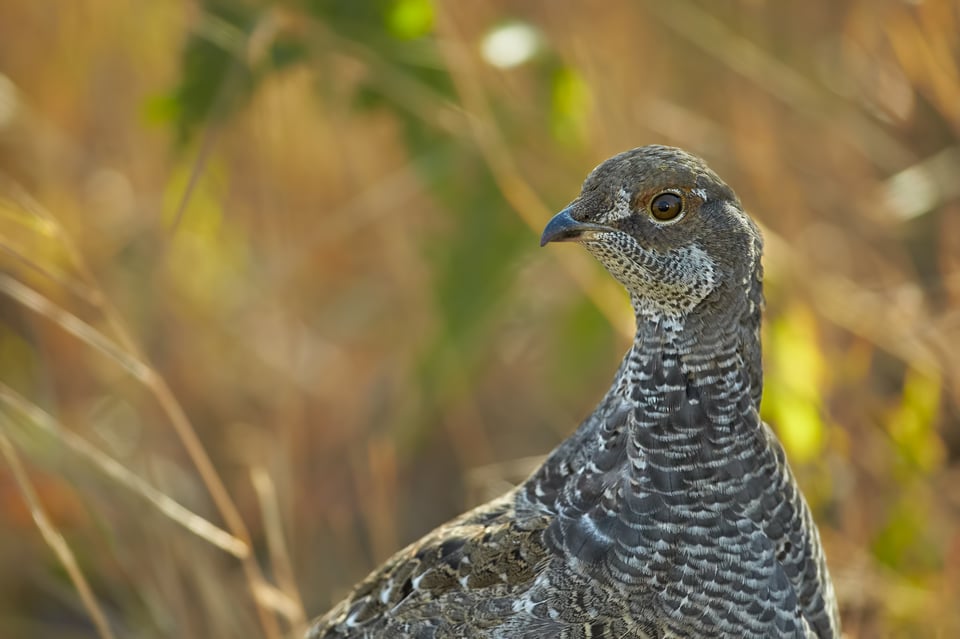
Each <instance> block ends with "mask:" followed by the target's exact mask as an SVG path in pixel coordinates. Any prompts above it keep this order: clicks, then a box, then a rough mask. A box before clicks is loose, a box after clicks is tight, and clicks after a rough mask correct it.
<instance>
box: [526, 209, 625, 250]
mask: <svg viewBox="0 0 960 639" xmlns="http://www.w3.org/2000/svg"><path fill="white" fill-rule="evenodd" d="M574 207H575V204H571V205H570V206H568V207H567V208H565V209H563V210H562V211H560V212H559V213H557V214H556V215H554V216H553V217H552V218H550V221H549V222H547V226H546V227H545V228H544V229H543V235H541V236H540V246H545V245H546V244H547V243H548V242H576V241H578V240H580V239H581V237H582V236H583V234H584V233H586V232H588V231H610V230H611V229H609V228H607V227H606V226H601V225H599V224H591V223H590V222H581V221H580V220H577V219H575V218H574V217H573V210H574Z"/></svg>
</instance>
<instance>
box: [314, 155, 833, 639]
mask: <svg viewBox="0 0 960 639" xmlns="http://www.w3.org/2000/svg"><path fill="white" fill-rule="evenodd" d="M560 240H571V241H576V242H579V243H580V244H582V245H583V246H585V247H586V249H587V250H588V251H590V253H592V254H593V255H594V256H595V257H596V258H597V259H598V260H599V261H600V262H601V263H602V264H603V265H604V266H605V267H606V269H607V270H608V271H609V272H610V273H611V274H612V275H613V276H614V277H615V278H616V279H617V280H618V281H619V282H620V283H621V284H623V285H624V286H625V287H626V288H627V290H628V291H629V293H630V297H631V300H632V303H633V307H634V310H635V311H636V316H637V334H636V339H635V341H634V343H633V346H632V347H631V348H630V350H629V352H628V353H627V355H626V357H625V358H624V360H623V363H622V364H621V365H620V368H619V370H618V371H617V375H616V377H615V378H614V381H613V385H612V386H611V388H610V390H609V391H608V392H607V394H606V396H605V397H604V398H603V400H602V401H601V402H600V404H599V406H598V407H597V409H596V410H595V411H594V412H593V414H591V415H590V416H589V417H588V418H587V419H586V420H585V421H584V422H583V424H581V425H580V428H579V429H577V431H576V432H575V433H574V434H573V435H572V436H571V437H570V438H569V439H567V440H566V441H565V442H563V443H562V444H561V445H560V446H559V447H557V449H556V450H554V451H553V453H552V454H551V455H550V456H549V458H548V459H547V460H546V462H545V463H544V464H543V466H541V467H540V468H539V469H538V470H537V471H536V472H535V473H534V474H533V475H532V476H531V477H530V478H529V479H528V480H527V481H525V482H524V483H523V484H521V485H520V486H518V487H517V488H515V489H514V490H512V491H510V492H509V493H507V494H506V495H504V496H502V497H500V498H499V499H496V500H494V501H492V502H490V503H487V504H484V505H482V506H480V507H479V508H476V509H474V510H473V511H471V512H468V513H466V514H465V515H462V516H461V517H460V518H458V519H456V520H454V521H452V522H450V523H448V524H446V525H444V526H442V527H440V528H438V529H436V530H435V531H433V532H432V533H430V534H429V535H427V536H426V537H424V538H423V539H421V540H420V541H418V542H416V543H414V544H412V545H410V546H408V547H407V548H405V549H404V550H402V551H400V552H399V553H397V554H396V555H394V556H393V557H392V558H391V559H390V560H389V561H387V563H386V564H384V565H383V566H381V567H380V568H378V569H377V570H375V571H374V572H373V573H371V574H370V576H369V577H367V579H366V580H364V581H363V582H362V583H361V584H359V585H358V586H357V587H356V588H355V589H354V591H353V592H352V593H351V594H350V596H349V597H348V598H347V599H345V600H344V601H343V602H341V603H340V604H339V605H338V606H336V607H335V608H334V609H333V610H331V611H330V612H329V613H327V614H326V615H325V616H323V617H321V618H320V619H319V620H317V621H315V622H314V625H313V627H312V628H311V630H310V632H309V634H308V636H309V637H310V638H311V639H313V638H320V637H323V638H329V639H333V638H344V637H351V638H361V637H362V638H367V637H371V638H372V637H415V638H418V639H421V638H422V639H441V638H451V639H452V638H461V637H465V638H469V637H491V638H504V639H506V638H510V637H530V638H535V637H542V638H544V639H547V638H550V639H553V638H556V637H568V638H571V639H573V638H587V637H593V638H596V637H605V638H609V639H623V638H668V637H803V638H806V637H818V638H821V639H823V638H827V637H839V634H840V631H839V619H838V616H837V608H836V602H835V599H834V593H833V587H832V585H831V582H830V577H829V575H828V573H827V567H826V563H825V561H824V556H823V552H822V550H821V547H820V540H819V537H818V534H817V529H816V526H815V525H814V523H813V519H812V518H811V516H810V511H809V509H808V508H807V505H806V503H805V502H804V500H803V497H802V496H801V494H800V492H799V489H798V487H797V484H796V482H795V481H794V478H793V475H792V474H791V472H790V468H789V466H788V465H787V462H786V459H785V458H784V454H783V450H782V449H781V447H780V445H779V443H778V442H777V440H776V439H775V437H774V435H773V433H772V432H771V431H770V429H769V428H768V427H767V425H766V424H764V423H763V422H762V421H761V420H760V417H759V416H758V414H757V408H758V405H759V403H760V395H761V385H762V371H761V361H760V336H759V329H760V314H761V310H762V305H763V294H762V290H761V280H762V268H761V265H760V256H761V251H762V240H761V237H760V233H759V231H758V230H757V228H756V226H755V225H754V224H753V222H752V221H751V220H750V218H749V217H747V215H746V214H745V213H744V212H743V210H742V209H741V207H740V203H739V201H738V200H737V197H736V195H734V193H733V191H732V190H731V189H730V188H729V187H728V186H727V185H726V184H724V183H723V182H722V181H721V180H720V178H719V177H717V175H716V174H715V173H713V171H711V170H710V169H709V168H707V166H706V165H705V164H704V163H703V161H701V160H700V159H698V158H696V157H694V156H691V155H689V154H687V153H685V152H683V151H680V150H678V149H673V148H668V147H661V146H649V147H642V148H638V149H634V150H632V151H627V152H626V153H622V154H620V155H617V156H615V157H613V158H611V159H609V160H607V161H606V162H604V163H603V164H601V165H600V166H599V167H597V168H596V169H595V170H594V171H593V172H592V173H591V174H590V176H589V177H588V178H587V180H586V182H585V183H584V185H583V190H582V191H581V193H580V195H579V197H577V199H576V200H574V201H573V202H572V203H571V204H570V205H569V206H568V207H567V208H566V209H564V210H563V211H561V212H560V213H559V214H558V215H557V216H556V217H554V218H553V220H551V221H550V223H549V224H548V225H547V228H546V229H545V230H544V235H543V239H542V243H544V244H545V243H547V242H550V241H560Z"/></svg>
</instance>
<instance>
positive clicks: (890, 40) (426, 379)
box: [0, 0, 960, 639]
mask: <svg viewBox="0 0 960 639" xmlns="http://www.w3.org/2000/svg"><path fill="white" fill-rule="evenodd" d="M649 143H663V144H671V145H677V146H682V147H684V148H686V149H688V150H690V151H692V152H694V153H696V154H698V155H702V156H704V157H705V158H706V159H707V160H708V162H710V164H711V165H712V167H713V168H714V169H716V170H717V172H718V173H720V175H721V176H722V177H723V178H724V179H725V180H726V181H727V182H729V183H730V184H731V185H733V186H734V188H735V189H736V190H737V192H738V193H739V195H740V197H741V199H742V200H743V202H744V205H745V207H746V208H747V210H748V211H750V212H751V213H752V214H753V215H754V217H755V218H757V219H758V220H759V221H760V222H761V224H762V225H763V228H764V232H765V236H766V259H765V263H766V269H767V277H766V291H767V299H768V305H767V314H766V324H765V332H764V340H765V342H764V345H765V367H766V368H765V370H766V380H767V381H766V385H765V391H766V392H765V397H764V403H763V414H764V416H765V417H766V419H768V420H769V421H770V422H771V423H772V424H773V426H774V428H775V429H776V430H777V432H778V433H779V435H780V437H781V438H782V440H783V442H784V445H785V447H786V449H787V452H788V455H789V457H790V459H791V462H792V464H793V467H794V469H795V471H796V473H797V475H798V477H799V479H800V481H801V483H802V485H803V488H804V491H805V493H806V495H807V498H808V500H809V502H810V504H811V506H812V508H813V511H814V513H815V516H816V519H817V521H818V522H819V524H820V530H821V533H822V535H823V537H824V542H825V545H826V548H827V553H828V558H829V563H830V567H831V569H832V572H833V574H834V578H835V581H836V585H837V588H838V591H839V596H840V601H841V609H842V615H843V621H844V628H845V634H846V636H847V637H850V638H873V637H955V636H960V613H958V611H957V605H956V604H957V601H958V600H960V403H958V397H960V349H958V347H957V344H958V340H960V6H958V4H957V3H956V2H955V1H953V0H915V1H912V2H906V1H893V0H846V1H842V2H828V1H821V2H809V1H807V0H786V1H781V2H765V1H764V0H736V1H735V0H723V1H720V2H708V1H707V0H700V1H693V0H677V1H676V2H671V3H665V2H664V3H656V2H650V1H648V2H636V1H631V0H608V1H607V2H604V3H586V2H581V3H574V2H563V3H560V2H548V1H547V0H536V1H533V2H529V1H526V2H521V1H518V0H486V1H484V2H452V1H450V0H446V1H436V0H371V1H365V2H358V1H346V0H340V1H336V0H277V1H266V0H265V1H259V2H256V1H246V2H240V1H227V0H217V1H211V0H206V1H204V0H198V1H196V2H180V3H173V2H139V1H136V0H95V1H92V2H84V3H56V6H54V4H51V3H45V2H29V1H17V0H13V1H6V2H3V3H2V4H0V522H2V525H0V637H3V638H6V637H58V638H67V639H68V638H71V637H101V638H108V637H244V638H245V637H250V638H259V637H267V638H270V639H273V638H279V637H294V636H297V635H298V633H300V632H302V630H303V628H304V624H305V620H306V619H307V618H309V617H310V616H313V615H315V614H319V613H321V612H323V611H325V610H326V609H327V608H328V607H329V606H330V605H331V604H332V603H333V602H334V601H336V600H337V599H338V598H339V597H341V596H342V595H344V594H345V592H346V590H347V589H348V588H349V587H350V586H351V585H352V584H353V583H354V582H355V581H356V580H358V579H360V578H362V577H363V576H364V575H365V574H366V573H367V571H368V570H370V569H371V568H372V567H373V566H374V565H375V564H377V563H379V562H380V561H382V560H383V559H384V558H386V557H387V556H389V555H390V554H391V553H392V552H393V551H395V550H397V549H398V548H400V547H401V546H402V545H404V544H406V543H408V542H410V541H412V540H414V539H416V538H418V537H419V536H421V535H422V534H424V533H425V532H427V531H428V530H430V529H432V528H433V527H434V526H436V525H437V524H440V523H441V522H443V521H445V520H447V519H449V518H450V517H452V516H454V515H456V514H458V513H460V512H461V511H463V510H464V509H465V508H467V507H469V506H472V505H475V504H476V503H478V502H480V501H481V500H484V499H486V498H488V497H490V496H492V495H494V494H497V493H499V492H501V491H503V490H504V489H506V488H507V487H509V486H510V485H511V484H512V483H513V482H516V481H518V480H520V479H522V478H523V477H524V476H525V475H526V473H528V472H530V471H531V470H532V469H533V468H534V467H535V465H536V463H537V461H538V459H540V457H538V456H542V455H544V454H545V453H546V452H548V451H549V450H550V449H551V448H552V447H553V446H554V445H555V444H556V443H558V442H559V441H560V440H561V439H562V438H563V437H564V436H565V435H567V434H568V433H570V432H572V430H573V429H574V427H575V426H576V425H577V423H578V422H579V420H580V419H581V418H582V417H584V416H585V415H586V414H588V413H589V412H590V411H591V410H592V408H593V405H594V403H595V402H596V401H597V400H598V399H599V397H600V396H601V394H602V393H603V392H604V391H605V390H606V388H607V384H608V383H609V381H610V379H611V377H612V375H613V373H614V371H615V369H616V367H617V365H618V363H619V359H620V356H621V354H622V352H623V351H624V350H625V349H626V347H627V344H628V341H629V339H630V337H631V333H632V323H631V322H632V315H631V312H630V310H629V306H628V303H627V300H626V297H625V294H624V293H623V292H622V291H621V290H620V289H619V288H618V287H617V286H616V285H615V284H614V283H613V282H612V280H610V278H608V277H607V276H606V275H605V274H604V273H603V271H602V270H601V268H600V267H599V266H598V265H596V264H595V263H593V262H592V261H591V260H590V259H589V258H588V256H587V255H586V254H585V252H583V251H582V250H579V249H578V248H577V247H574V246H550V247H548V248H546V249H542V250H541V249H539V248H538V246H537V243H538V242H537V240H538V237H539V233H540V231H541V229H542V227H543V225H544V223H545V222H546V220H547V219H548V218H549V216H550V215H551V214H552V212H554V211H555V210H557V209H559V208H560V207H561V206H563V205H564V204H565V203H566V202H568V201H569V200H570V199H572V198H573V197H574V196H575V195H576V193H577V192H578V190H579V185H580V182H581V181H582V179H583V178H584V177H585V176H586V174H587V173H588V172H589V170H590V169H591V168H592V167H593V166H594V165H596V164H597V163H598V162H600V161H601V160H603V159H605V158H606V157H608V156H610V155H612V154H614V153H616V152H619V151H622V150H625V149H628V148H631V147H634V146H639V145H643V144H649Z"/></svg>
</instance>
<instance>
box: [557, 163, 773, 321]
mask: <svg viewBox="0 0 960 639" xmlns="http://www.w3.org/2000/svg"><path fill="white" fill-rule="evenodd" d="M558 241H575V242H578V243H580V244H582V245H583V246H585V247H586V249H587V250H588V251H589V252H590V253H591V254H592V255H593V256H594V257H596V258H597V259H598V260H599V261H600V263H601V264H603V266H604V267H605V268H606V269H607V270H608V271H609V272H610V273H611V274H612V275H613V276H614V277H615V278H616V279H617V280H618V281H619V282H620V283H621V284H623V285H624V286H625V287H626V288H627V290H628V291H629V293H630V297H631V299H632V301H633V304H634V308H635V310H636V311H637V313H638V316H639V315H645V316H654V317H657V318H661V319H665V320H673V321H679V322H685V321H686V320H687V319H688V318H689V317H690V316H692V315H695V316H698V317H700V318H701V319H702V320H704V319H709V317H711V316H716V315H717V314H719V313H723V312H725V311H730V310H731V308H732V307H734V305H735V304H736V303H737V302H741V304H740V305H739V308H741V309H743V310H745V311H746V310H748V309H749V311H748V312H749V313H750V315H753V314H755V313H758V309H757V308H753V307H756V306H758V305H759V304H760V303H761V301H760V295H761V294H760V291H759V289H760V279H761V277H762V274H761V266H760V254H761V250H762V240H761V237H760V232H759V230H758V229H757V227H756V225H755V224H754V223H753V221H752V220H751V219H750V218H749V217H748V216H747V215H746V214H745V213H744V212H743V209H742V208H741V206H740V202H739V200H738V199H737V196H736V195H735V194H734V192H733V190H732V189H731V188H730V187H728V186H727V185H726V184H725V183H724V182H723V181H722V180H721V179H720V178H719V177H718V176H717V174H716V173H714V172H713V171H712V170H710V168H709V167H707V165H706V164H705V163H704V162H703V160H701V159H699V158H697V157H695V156H693V155H690V154H689V153H686V152H684V151H682V150H680V149H675V148H671V147H664V146H645V147H640V148H636V149H633V150H630V151H626V152H624V153H621V154H619V155H616V156H614V157H612V158H610V159H609V160H607V161H605V162H603V163H602V164H600V165H599V166H598V167H597V168H595V169H594V170H593V171H592V172H591V173H590V175H589V176H588V177H587V179H586V181H585V182H584V183H583V188H582V190H581V192H580V195H579V196H578V197H577V198H576V199H575V200H574V201H573V202H571V203H570V204H569V205H568V206H567V207H566V208H565V209H563V210H562V211H560V213H558V214H557V215H556V216H554V217H553V219H551V220H550V222H549V223H548V224H547V226H546V228H545V229H544V230H543V236H542V237H541V239H540V245H541V246H543V245H545V244H547V243H548V242H558ZM751 311H752V312H751Z"/></svg>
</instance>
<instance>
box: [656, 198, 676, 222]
mask: <svg viewBox="0 0 960 639" xmlns="http://www.w3.org/2000/svg"><path fill="white" fill-rule="evenodd" d="M682 212H683V200H682V199H681V198H680V196H679V195H677V194H676V193H661V194H660V195H658V196H657V197H655V198H653V199H652V200H650V213H651V215H653V217H655V218H657V219H658V220H662V221H664V222H665V221H667V220H672V219H673V218H675V217H677V216H678V215H680V213H682Z"/></svg>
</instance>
